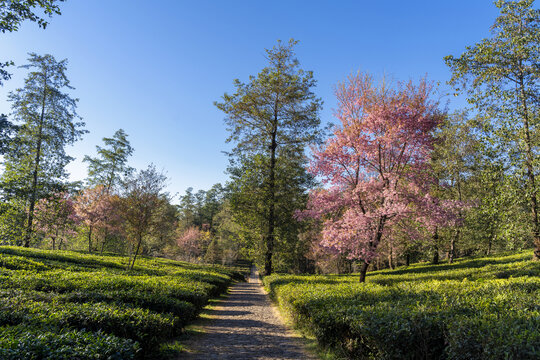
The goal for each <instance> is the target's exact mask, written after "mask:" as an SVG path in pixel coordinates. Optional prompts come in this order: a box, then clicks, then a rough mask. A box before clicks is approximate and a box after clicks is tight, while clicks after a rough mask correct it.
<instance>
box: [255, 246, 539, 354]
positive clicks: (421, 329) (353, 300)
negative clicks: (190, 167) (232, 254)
mask: <svg viewBox="0 0 540 360" xmlns="http://www.w3.org/2000/svg"><path fill="white" fill-rule="evenodd" d="M531 257H532V256H531V254H530V252H523V253H519V254H511V255H507V256H499V257H490V258H479V259H472V260H461V261H459V262H457V263H456V264H452V265H448V264H443V265H439V266H433V265H425V264H417V265H414V266H411V267H409V268H407V269H405V268H403V269H398V270H393V271H392V270H386V271H379V272H373V273H371V274H370V276H369V277H368V280H367V282H366V283H364V284H360V283H358V277H357V276H355V275H345V276H340V275H327V276H291V275H272V276H269V277H266V278H264V284H265V286H266V287H267V289H268V290H269V292H270V294H271V296H272V297H273V298H274V299H275V300H276V301H277V302H278V304H279V305H280V307H281V308H282V309H283V310H284V311H285V312H286V313H287V314H288V315H289V316H290V317H291V319H292V320H293V321H294V322H295V324H296V325H297V326H298V327H299V328H301V329H303V330H304V331H306V332H307V333H309V334H311V335H313V336H314V337H315V338H316V339H317V341H318V343H319V344H320V345H321V346H322V347H325V348H328V349H331V351H333V352H334V353H336V354H337V355H338V356H340V357H345V358H349V359H373V358H374V359H538V358H540V302H539V300H538V299H540V277H539V275H540V264H538V263H537V262H533V261H530V260H529V259H531ZM501 274H504V276H501Z"/></svg>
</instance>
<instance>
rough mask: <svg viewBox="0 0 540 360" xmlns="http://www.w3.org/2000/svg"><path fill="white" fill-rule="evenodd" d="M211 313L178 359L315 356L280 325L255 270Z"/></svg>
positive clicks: (310, 357) (207, 359)
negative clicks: (201, 333) (246, 280)
mask: <svg viewBox="0 0 540 360" xmlns="http://www.w3.org/2000/svg"><path fill="white" fill-rule="evenodd" d="M210 316H211V318H212V319H211V320H210V322H209V323H208V325H206V326H204V327H203V332H204V335H202V336H201V337H199V338H197V339H195V340H194V341H193V342H192V343H190V344H189V347H190V348H191V349H193V351H192V352H190V353H184V354H182V355H181V356H180V359H190V360H199V359H201V360H210V359H235V360H244V359H246V360H247V359H260V360H263V359H316V358H315V357H313V355H310V354H309V353H307V352H306V351H305V349H304V348H303V346H302V343H301V341H300V339H298V338H297V337H295V335H294V334H293V333H292V332H290V331H289V330H287V328H286V327H285V326H284V325H283V321H282V320H281V318H280V317H279V316H278V314H277V313H276V310H275V308H274V307H273V306H272V304H271V302H270V299H269V298H268V295H267V294H266V293H265V292H264V290H263V288H262V286H261V283H260V280H259V278H258V274H257V273H255V272H254V271H252V273H251V275H250V278H249V282H247V283H239V284H236V285H234V286H233V287H232V288H231V289H230V295H229V296H228V297H227V299H225V300H223V301H222V302H221V303H220V304H219V306H217V307H216V308H215V309H213V310H211V311H210Z"/></svg>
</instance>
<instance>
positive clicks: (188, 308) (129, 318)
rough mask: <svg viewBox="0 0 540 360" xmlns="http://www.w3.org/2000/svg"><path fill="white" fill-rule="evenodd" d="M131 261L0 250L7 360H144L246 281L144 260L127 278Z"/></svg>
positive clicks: (219, 270)
mask: <svg viewBox="0 0 540 360" xmlns="http://www.w3.org/2000/svg"><path fill="white" fill-rule="evenodd" d="M126 262H127V259H126V258H125V257H120V256H95V255H90V254H85V253H77V252H69V251H47V250H37V249H27V248H18V247H7V246H0V359H132V358H144V357H145V355H146V354H149V353H150V352H154V351H155V350H156V349H157V348H158V346H159V345H160V344H161V343H163V342H165V341H167V340H169V339H172V338H174V337H176V336H178V335H179V334H181V332H182V329H183V327H184V326H185V325H186V324H187V323H188V322H189V321H191V320H193V319H194V318H195V317H196V316H197V314H198V312H199V311H200V310H201V309H202V307H204V306H205V305H206V304H207V302H208V299H209V298H211V297H214V296H216V295H219V294H220V293H222V292H223V291H225V290H226V289H227V287H228V286H229V284H230V283H231V281H233V279H241V278H243V273H241V272H239V271H238V270H236V269H231V268H225V267H221V266H205V265H194V264H189V263H185V262H177V261H172V260H166V259H154V258H144V257H143V258H141V259H140V260H139V261H138V265H137V267H136V268H135V269H134V270H133V271H129V272H128V271H126V270H125V269H126V266H125V265H126ZM32 339H35V341H32ZM47 354H50V355H47ZM47 356H48V357H47Z"/></svg>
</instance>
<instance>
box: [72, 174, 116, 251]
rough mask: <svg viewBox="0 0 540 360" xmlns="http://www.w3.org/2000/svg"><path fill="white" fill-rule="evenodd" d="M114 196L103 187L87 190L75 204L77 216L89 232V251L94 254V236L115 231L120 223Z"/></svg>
mask: <svg viewBox="0 0 540 360" xmlns="http://www.w3.org/2000/svg"><path fill="white" fill-rule="evenodd" d="M116 208H117V206H115V201H114V196H113V195H111V194H109V191H108V189H107V188H106V187H105V186H103V185H98V186H96V187H93V188H87V189H85V190H83V191H82V192H81V194H80V195H79V196H78V197H77V199H76V202H75V209H76V211H77V215H78V216H79V217H80V219H81V221H82V223H83V224H84V225H85V226H86V228H87V230H88V251H89V252H92V235H93V234H95V233H97V232H100V231H115V229H113V227H114V226H115V224H117V223H118V221H114V220H115V219H116V218H117V216H116V215H115V214H117V210H116Z"/></svg>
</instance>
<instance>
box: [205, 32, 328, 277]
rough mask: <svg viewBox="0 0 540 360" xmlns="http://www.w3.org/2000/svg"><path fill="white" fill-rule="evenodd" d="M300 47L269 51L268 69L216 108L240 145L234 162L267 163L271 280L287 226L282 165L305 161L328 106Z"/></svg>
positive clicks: (267, 240)
mask: <svg viewBox="0 0 540 360" xmlns="http://www.w3.org/2000/svg"><path fill="white" fill-rule="evenodd" d="M296 44H297V41H294V40H290V41H289V42H288V43H286V44H284V43H282V42H278V44H277V45H276V46H274V47H273V48H272V49H268V50H266V58H267V60H268V66H267V67H265V68H263V69H262V70H261V72H259V74H257V76H250V78H249V82H247V83H243V82H241V81H240V80H238V79H237V80H235V81H234V86H235V90H236V91H235V93H234V94H227V93H226V94H225V95H223V98H222V100H223V101H222V102H216V103H215V105H216V106H217V107H218V108H219V109H220V110H221V111H223V112H224V113H225V114H226V118H225V123H226V124H227V127H228V130H229V131H230V134H231V135H230V137H229V138H228V140H227V141H228V142H234V143H235V144H236V147H235V148H234V150H233V151H232V153H231V156H232V159H233V160H234V159H236V160H237V163H242V162H245V161H244V160H245V159H246V158H247V159H249V158H251V159H258V161H263V162H264V166H263V171H262V173H261V174H260V176H261V177H262V178H261V184H260V188H261V189H264V199H261V204H259V205H260V206H261V207H262V209H261V211H263V213H264V218H265V224H264V226H265V229H264V231H263V232H262V234H261V236H262V239H263V243H264V248H265V249H264V271H265V273H266V274H267V275H268V274H270V273H271V272H272V270H273V265H272V257H273V254H274V245H275V237H276V224H277V223H279V222H280V221H281V219H279V216H280V213H281V211H280V209H278V208H277V206H278V197H277V195H278V189H277V184H278V183H279V178H278V177H277V175H278V174H277V171H276V170H277V168H278V166H279V164H278V162H279V161H281V159H283V160H285V159H287V158H297V157H299V156H300V155H301V154H303V152H304V148H305V146H306V144H308V143H310V142H313V141H314V140H316V139H317V137H318V135H319V124H320V120H319V111H320V109H321V106H322V102H321V100H320V99H319V98H317V97H316V95H315V94H314V93H313V88H314V87H315V85H316V81H315V80H314V78H313V73H312V72H311V71H304V70H302V69H301V68H300V67H299V62H298V60H297V59H296V57H295V52H294V46H295V45H296ZM248 162H249V161H248ZM233 167H234V164H233Z"/></svg>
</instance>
